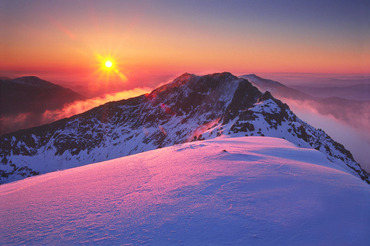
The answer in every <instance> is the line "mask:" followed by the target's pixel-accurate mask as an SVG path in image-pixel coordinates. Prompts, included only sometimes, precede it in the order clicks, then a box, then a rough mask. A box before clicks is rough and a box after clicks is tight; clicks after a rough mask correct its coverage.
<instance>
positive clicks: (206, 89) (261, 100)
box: [0, 72, 370, 183]
mask: <svg viewBox="0 0 370 246" xmlns="http://www.w3.org/2000/svg"><path fill="white" fill-rule="evenodd" d="M222 135H230V136H233V137H237V136H271V137H278V138H284V139H287V140H288V141H290V142H292V143H294V144H296V145H297V146H300V147H304V148H314V149H317V150H319V151H321V152H322V153H323V154H324V155H325V156H326V157H327V158H328V159H329V160H330V161H331V162H332V163H333V166H339V167H341V168H344V169H346V170H347V171H349V172H351V173H352V174H354V175H356V176H358V177H360V178H361V179H363V180H365V181H366V182H368V183H370V179H369V175H368V174H367V173H366V171H364V170H363V169H362V168H361V166H360V165H359V164H358V163H357V162H356V161H355V160H354V159H353V157H352V155H351V153H350V152H349V151H347V150H346V149H345V148H344V147H343V146H342V145H341V144H339V143H337V142H335V141H334V140H333V139H331V138H330V137H329V136H328V135H327V134H326V133H325V132H323V131H322V130H319V129H315V128H313V127H312V126H310V125H308V124H307V123H305V122H303V121H302V120H300V119H299V118H298V117H297V116H296V115H294V113H293V112H292V111H291V110H290V109H289V107H288V105H286V104H283V103H282V102H281V101H279V100H277V99H275V98H274V97H273V96H271V94H270V93H269V92H265V93H262V92H260V91H259V90H258V89H257V88H256V87H254V86H253V85H252V84H251V83H250V82H248V81H247V80H246V79H243V78H237V77H235V76H233V75H232V74H230V73H226V72H225V73H218V74H210V75H205V76H196V75H193V74H187V73H186V74H183V75H181V76H179V77H178V78H176V79H175V80H174V81H173V82H171V83H169V84H167V85H164V86H162V87H159V88H158V89H156V90H154V91H153V92H151V93H150V94H146V95H142V96H139V97H135V98H131V99H127V100H122V101H117V102H110V103H107V104H104V105H102V106H100V107H97V108H94V109H91V110H89V111H87V112H85V113H83V114H79V115H76V116H73V117H71V118H68V119H63V120H60V121H57V122H54V123H51V124H48V125H44V126H41V127H37V128H32V129H27V130H22V131H18V132H15V133H12V134H7V135H3V136H2V137H1V138H0V147H1V150H0V158H1V162H2V165H1V177H2V182H3V183H4V182H9V181H12V180H18V179H21V178H24V177H27V176H32V175H35V174H38V173H47V172H51V171H55V170H61V169H66V168H71V167H77V166H81V165H85V164H88V163H94V162H98V161H104V160H108V159H113V158H117V157H122V156H127V155H131V154H135V153H140V152H143V151H148V150H153V149H156V148H162V147H166V146H171V145H174V144H179V143H185V142H189V141H194V140H203V139H212V138H216V137H219V136H222Z"/></svg>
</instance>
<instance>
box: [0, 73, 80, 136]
mask: <svg viewBox="0 0 370 246" xmlns="http://www.w3.org/2000/svg"><path fill="white" fill-rule="evenodd" d="M84 99H86V98H85V97H84V96H82V95H80V94H78V93H76V92H74V91H72V90H70V89H67V88H64V87H61V86H59V85H56V84H53V83H50V82H48V81H45V80H42V79H40V78H38V77H35V76H27V77H20V78H16V79H7V78H1V79H0V121H1V119H2V118H4V117H15V116H17V115H20V114H28V115H30V114H32V115H34V116H35V117H38V116H39V115H40V114H42V113H44V112H45V111H46V110H55V109H61V108H63V105H65V104H67V103H71V102H74V101H77V100H84ZM0 124H1V126H2V127H1V130H0V134H3V133H6V132H11V131H15V130H18V129H19V128H17V126H16V125H14V124H7V125H4V123H2V122H0ZM31 126H34V125H32V124H28V125H26V128H29V127H31Z"/></svg>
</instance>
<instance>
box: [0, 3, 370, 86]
mask: <svg viewBox="0 0 370 246" xmlns="http://www.w3.org/2000/svg"><path fill="white" fill-rule="evenodd" d="M246 2H247V3H246ZM313 2H314V3H306V5H305V4H302V3H299V4H298V3H296V4H292V3H287V2H285V1H282V2H281V3H279V5H277V4H273V3H271V2H268V1H259V3H254V1H251V2H248V1H225V2H224V3H219V2H217V1H216V2H215V1H201V2H200V3H199V2H197V1H175V2H174V1H158V2H155V3H153V2H150V1H78V2H76V1H50V2H49V1H10V0H5V1H2V2H1V6H0V7H1V9H2V13H1V16H0V18H1V19H0V20H1V23H2V24H1V30H2V31H1V32H2V33H1V34H2V35H1V36H2V37H5V38H1V41H0V48H1V49H0V50H1V57H5V59H1V60H0V71H1V75H2V76H12V75H13V74H16V75H37V76H41V77H43V78H50V79H54V80H56V81H60V82H64V83H66V81H69V83H72V84H73V83H77V84H74V87H77V86H81V87H86V88H89V90H91V91H117V90H122V89H132V88H135V87H138V86H139V87H140V86H149V87H153V86H155V83H158V81H157V80H156V79H153V82H150V79H151V78H153V77H156V78H157V79H158V80H159V79H160V78H161V79H164V78H168V77H170V76H174V75H178V74H181V73H184V72H191V73H208V72H221V71H230V72H232V73H235V74H243V73H263V72H264V73H266V72H303V73H307V72H308V73H358V74H362V73H367V74H368V73H370V45H369V44H370V38H369V37H370V34H369V32H368V30H367V31H366V26H367V27H368V24H369V17H368V16H367V15H366V11H364V8H365V9H366V7H367V6H362V5H361V3H360V2H359V3H357V2H356V1H355V3H352V4H351V5H348V4H346V3H345V1H343V2H342V1H339V2H338V4H337V5H338V6H339V7H338V6H335V7H333V6H331V4H330V1H317V2H316V1H313ZM325 2H328V4H326V5H325ZM97 55H100V56H103V57H106V56H111V57H113V58H114V59H113V60H115V62H116V69H117V70H119V73H120V74H123V75H124V76H125V77H126V78H127V79H126V80H123V79H122V76H110V79H109V80H107V78H106V77H104V76H102V75H101V74H100V73H99V68H100V65H101V64H100V62H99V61H98V59H97ZM116 75H117V73H116ZM154 81H155V83H154ZM162 82H163V81H162ZM78 83H79V84H78ZM72 87H73V86H72Z"/></svg>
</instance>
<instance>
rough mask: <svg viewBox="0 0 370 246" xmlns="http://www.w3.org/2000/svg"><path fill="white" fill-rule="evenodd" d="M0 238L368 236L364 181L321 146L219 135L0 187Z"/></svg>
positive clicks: (326, 241)
mask: <svg viewBox="0 0 370 246" xmlns="http://www.w3.org/2000/svg"><path fill="white" fill-rule="evenodd" d="M0 217H1V219H2V221H3V223H0V235H1V237H0V238H1V239H0V240H1V244H27V245H31V244H34V245H45V244H48V245H56V244H58V245H74V244H105V245H118V244H119V245H123V244H124V245H137V244H150V245H168V244H176V245H225V244H228V245H230V244H231V245H367V244H368V242H369V240H370V234H369V229H370V187H369V185H367V184H366V183H365V182H363V181H362V180H360V179H359V178H357V177H355V176H353V175H351V174H349V173H348V171H345V169H342V168H341V167H339V166H336V165H333V164H332V163H331V162H329V161H328V159H327V158H326V157H325V156H324V154H322V153H321V152H319V151H317V150H314V149H307V148H298V147H296V146H295V145H293V144H292V143H290V142H288V141H286V140H283V139H278V138H270V137H239V138H227V137H225V136H224V137H220V138H216V139H213V140H206V141H197V142H190V143H185V144H179V145H176V146H172V147H167V148H162V149H158V150H153V151H148V152H144V153H141V154H136V155H131V156H127V157H122V158H119V159H115V160H110V161H105V162H101V163H96V164H91V165H86V166H82V167H78V168H73V169H68V170H65V171H57V172H52V173H49V174H45V175H40V176H35V177H31V178H27V179H24V180H21V181H17V182H13V183H9V184H5V185H2V186H0Z"/></svg>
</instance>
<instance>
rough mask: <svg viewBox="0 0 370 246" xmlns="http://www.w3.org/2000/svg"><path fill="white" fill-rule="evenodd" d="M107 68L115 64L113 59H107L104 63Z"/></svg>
mask: <svg viewBox="0 0 370 246" xmlns="http://www.w3.org/2000/svg"><path fill="white" fill-rule="evenodd" d="M104 65H105V66H106V67H107V68H110V67H112V66H113V62H112V61H109V60H108V61H106V62H105V64H104Z"/></svg>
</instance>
